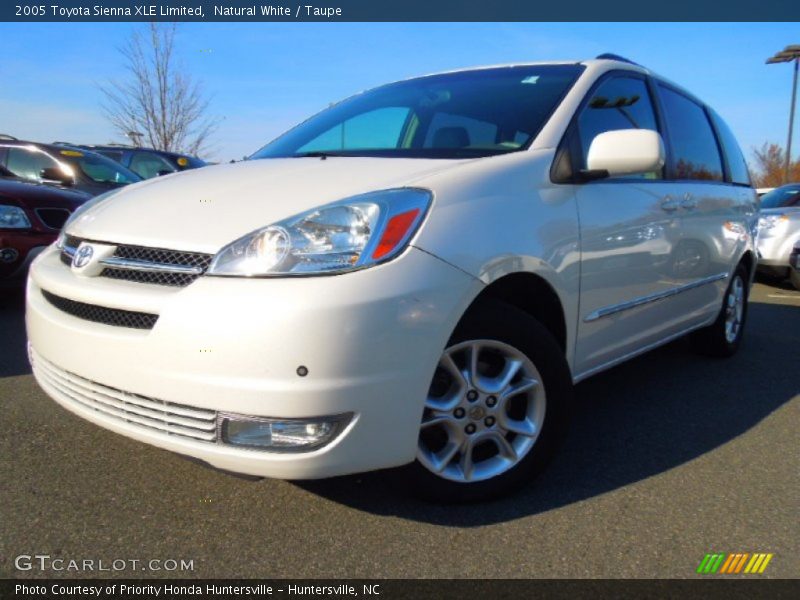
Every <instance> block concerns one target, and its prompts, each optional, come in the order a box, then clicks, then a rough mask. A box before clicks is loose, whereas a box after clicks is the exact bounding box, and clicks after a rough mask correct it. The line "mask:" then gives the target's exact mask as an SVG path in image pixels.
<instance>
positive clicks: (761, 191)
mask: <svg viewBox="0 0 800 600" xmlns="http://www.w3.org/2000/svg"><path fill="white" fill-rule="evenodd" d="M774 189H775V188H774V187H761V188H756V194H757V195H758V197H759V198H761V196H763V195H764V194H769V193H770V192H771V191H772V190H774Z"/></svg>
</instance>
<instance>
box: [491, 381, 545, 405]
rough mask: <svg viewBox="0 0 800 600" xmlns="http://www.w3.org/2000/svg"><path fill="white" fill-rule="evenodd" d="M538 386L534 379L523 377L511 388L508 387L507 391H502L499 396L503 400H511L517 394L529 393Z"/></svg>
mask: <svg viewBox="0 0 800 600" xmlns="http://www.w3.org/2000/svg"><path fill="white" fill-rule="evenodd" d="M537 385H539V382H538V381H537V380H536V379H533V378H531V377H525V378H523V379H522V380H520V381H519V382H518V383H515V384H514V385H512V386H509V387H508V388H507V389H505V390H503V393H502V394H500V397H501V398H503V399H504V400H505V399H508V398H512V397H514V396H516V395H518V394H522V393H523V392H529V391H531V390H532V389H533V388H535V387H536V386H537Z"/></svg>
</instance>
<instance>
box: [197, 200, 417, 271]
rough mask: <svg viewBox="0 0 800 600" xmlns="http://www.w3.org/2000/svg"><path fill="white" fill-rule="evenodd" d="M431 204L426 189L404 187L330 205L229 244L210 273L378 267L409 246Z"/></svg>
mask: <svg viewBox="0 0 800 600" xmlns="http://www.w3.org/2000/svg"><path fill="white" fill-rule="evenodd" d="M430 202H431V193H430V192H428V191H426V190H420V189H412V188H401V189H396V190H385V191H381V192H375V193H371V194H364V195H362V196H354V197H352V198H347V199H345V200H340V201H339V202H334V203H332V204H327V205H325V206H321V207H319V208H315V209H313V210H310V211H308V212H304V213H301V214H299V215H296V216H294V217H290V218H288V219H285V220H283V221H280V222H278V223H275V224H273V225H270V226H269V227H264V228H262V229H257V230H256V231H253V232H252V233H249V234H247V235H246V236H244V237H242V238H240V239H238V240H236V241H235V242H233V243H231V244H228V245H227V246H225V247H224V248H223V249H222V250H220V251H219V252H218V253H217V255H216V256H215V257H214V260H213V261H212V262H211V266H210V267H209V268H208V274H209V275H224V276H240V277H241V276H243V277H253V276H283V275H321V274H325V273H341V272H344V271H352V270H354V269H361V268H363V267H368V266H372V265H375V264H378V263H381V262H384V261H387V260H390V259H392V258H394V257H395V256H397V255H398V254H399V253H400V252H401V251H402V250H403V249H404V248H405V247H406V244H407V243H408V241H409V240H410V239H411V236H412V235H414V232H415V231H416V230H417V228H418V227H419V224H420V223H421V222H422V219H423V218H424V217H425V213H426V212H427V210H428V206H429V205H430Z"/></svg>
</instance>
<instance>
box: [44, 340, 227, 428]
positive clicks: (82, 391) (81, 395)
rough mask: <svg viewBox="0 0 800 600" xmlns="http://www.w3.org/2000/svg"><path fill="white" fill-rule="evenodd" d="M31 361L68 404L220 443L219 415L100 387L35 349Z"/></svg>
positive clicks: (53, 391)
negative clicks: (218, 431) (217, 433)
mask: <svg viewBox="0 0 800 600" xmlns="http://www.w3.org/2000/svg"><path fill="white" fill-rule="evenodd" d="M30 360H31V365H32V366H33V373H34V375H36V379H37V381H38V382H39V383H40V384H41V385H42V387H43V388H45V390H47V391H48V392H50V394H52V395H54V396H56V397H57V398H58V399H59V400H60V401H62V402H64V403H65V404H71V405H73V406H80V407H82V408H89V409H92V410H95V411H97V412H100V413H102V414H103V415H105V416H107V417H110V418H112V419H113V420H115V421H118V422H120V423H131V424H134V425H136V426H139V427H142V428H144V429H148V430H156V431H159V432H161V433H166V434H168V435H175V436H180V437H185V438H192V439H196V440H203V441H206V442H214V441H215V440H216V437H217V435H216V423H217V413H216V411H213V410H207V409H202V408H196V407H194V406H187V405H185V404H175V403H173V402H166V401H164V400H158V399H156V398H149V397H146V396H140V395H138V394H133V393H131V392H125V391H122V390H118V389H116V388H112V387H108V386H106V385H102V384H100V383H96V382H94V381H91V380H89V379H85V378H83V377H80V376H79V375H75V374H74V373H70V372H69V371H65V370H63V369H61V368H59V367H57V366H55V365H54V364H53V363H51V362H49V361H47V360H45V359H44V358H42V357H41V356H40V355H39V354H37V353H36V351H35V350H33V349H32V348H31V350H30Z"/></svg>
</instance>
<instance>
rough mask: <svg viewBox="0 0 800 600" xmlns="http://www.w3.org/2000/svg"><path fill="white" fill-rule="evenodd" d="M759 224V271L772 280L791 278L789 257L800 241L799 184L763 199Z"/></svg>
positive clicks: (765, 196) (773, 191) (778, 190)
mask: <svg viewBox="0 0 800 600" xmlns="http://www.w3.org/2000/svg"><path fill="white" fill-rule="evenodd" d="M759 217H760V218H759V220H758V270H759V271H760V272H762V273H764V274H766V275H769V276H772V277H779V278H781V279H784V278H786V277H787V276H788V275H789V255H790V254H791V252H792V248H793V247H794V245H795V243H796V242H797V241H798V240H800V183H790V184H789V185H784V186H781V187H779V188H775V189H774V190H772V191H771V192H769V193H767V194H764V195H763V196H762V197H761V208H760V210H759Z"/></svg>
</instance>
